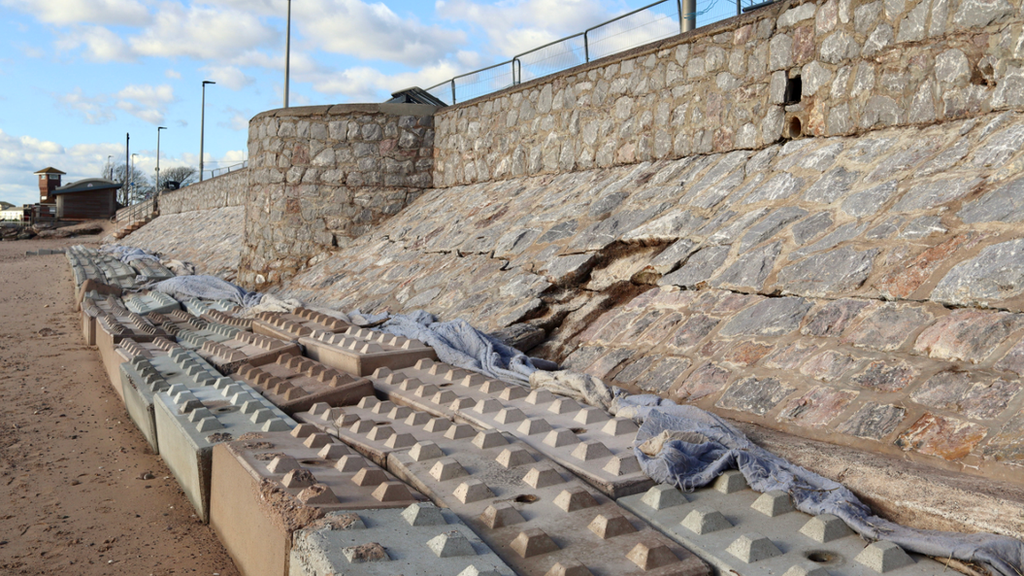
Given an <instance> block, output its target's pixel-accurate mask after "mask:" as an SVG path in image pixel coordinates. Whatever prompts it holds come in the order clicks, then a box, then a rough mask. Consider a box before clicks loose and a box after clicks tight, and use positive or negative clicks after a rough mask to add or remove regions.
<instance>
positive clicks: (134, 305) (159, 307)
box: [123, 291, 181, 316]
mask: <svg viewBox="0 0 1024 576" xmlns="http://www.w3.org/2000/svg"><path fill="white" fill-rule="evenodd" d="M123 299H124V306H125V308H127V309H129V310H131V311H132V312H135V313H136V314H141V315H143V316H145V315H146V314H149V313H151V312H156V313H158V314H166V313H168V312H171V311H172V310H181V303H180V302H178V301H177V300H175V299H174V298H172V297H171V296H169V295H167V294H164V293H163V292H157V291H151V292H146V293H140V294H130V295H127V296H125V297H124V298H123Z"/></svg>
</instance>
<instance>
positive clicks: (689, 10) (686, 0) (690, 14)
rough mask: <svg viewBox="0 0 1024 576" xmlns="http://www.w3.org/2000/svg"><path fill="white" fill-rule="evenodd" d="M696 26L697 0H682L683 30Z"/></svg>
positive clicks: (692, 28)
mask: <svg viewBox="0 0 1024 576" xmlns="http://www.w3.org/2000/svg"><path fill="white" fill-rule="evenodd" d="M695 28H697V0H683V32H689V31H690V30H694V29H695Z"/></svg>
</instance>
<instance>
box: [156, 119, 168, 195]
mask: <svg viewBox="0 0 1024 576" xmlns="http://www.w3.org/2000/svg"><path fill="white" fill-rule="evenodd" d="M161 130H167V126H157V127H156V192H155V193H154V194H153V196H156V195H157V194H160V131H161Z"/></svg>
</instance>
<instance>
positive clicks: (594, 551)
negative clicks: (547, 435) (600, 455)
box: [296, 397, 711, 576]
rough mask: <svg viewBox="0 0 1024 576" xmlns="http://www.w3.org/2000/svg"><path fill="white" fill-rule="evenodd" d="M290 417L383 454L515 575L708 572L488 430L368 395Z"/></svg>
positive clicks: (558, 470) (567, 475)
mask: <svg viewBox="0 0 1024 576" xmlns="http://www.w3.org/2000/svg"><path fill="white" fill-rule="evenodd" d="M364 417H365V418H364ZM296 418H298V419H299V420H303V421H305V422H307V423H313V424H314V425H316V426H317V428H318V429H321V430H324V431H329V432H330V433H332V434H337V435H338V436H339V437H340V438H342V439H343V440H344V441H345V442H346V443H350V442H351V443H352V446H353V447H354V448H356V449H357V450H359V451H360V452H361V453H363V454H370V455H371V456H370V458H371V459H373V460H380V459H383V460H385V462H386V464H387V468H388V470H390V471H391V472H393V473H394V474H395V475H396V476H398V477H399V478H401V479H403V480H405V481H406V482H408V483H409V484H410V485H412V486H413V487H414V488H416V489H417V490H419V491H421V492H423V493H424V494H426V495H428V496H430V498H431V499H432V500H434V502H435V503H436V504H438V505H439V506H442V507H447V508H450V509H451V510H452V511H453V512H455V513H456V514H457V515H458V516H459V517H460V518H462V520H463V521H464V522H466V524H467V525H469V526H470V527H471V528H472V529H473V530H474V531H475V532H476V533H477V534H478V535H480V537H481V538H482V539H483V540H484V541H485V542H486V543H487V544H488V545H490V547H491V549H493V550H494V551H495V552H496V553H497V554H498V555H499V556H501V558H502V559H503V560H504V561H505V562H506V563H508V565H509V566H511V567H512V568H513V569H514V570H515V571H516V572H517V573H518V574H529V575H537V576H554V575H556V574H587V573H588V572H585V571H584V570H585V569H586V570H589V571H590V573H592V574H659V575H668V574H672V575H679V576H682V575H690V574H693V575H698V574H699V575H706V574H710V573H711V570H710V568H709V567H708V566H707V565H706V564H705V563H704V562H702V561H700V560H699V559H698V558H697V557H696V556H694V555H693V554H692V553H690V552H689V551H687V550H686V549H685V548H683V547H682V546H679V545H678V544H677V543H675V542H673V541H671V540H669V539H668V538H666V537H665V536H662V535H661V534H660V533H658V532H657V531H656V530H654V529H652V528H651V527H649V526H648V525H647V524H645V523H644V522H642V521H640V520H638V519H637V518H636V517H634V516H633V515H632V514H630V513H629V512H628V511H626V510H624V509H622V508H620V507H619V506H618V505H617V504H615V502H614V501H613V500H610V499H609V498H608V497H607V496H605V495H604V494H601V493H600V492H599V491H597V490H594V489H593V488H590V487H589V486H587V485H586V484H585V483H584V482H582V481H580V480H579V479H577V478H576V477H575V476H574V475H573V474H572V473H571V472H569V471H568V470H566V469H565V468H563V467H562V466H559V465H558V464H557V463H555V462H553V461H551V460H549V459H547V458H546V457H545V456H544V455H543V454H541V453H539V452H537V451H535V450H533V449H532V448H530V447H529V446H527V445H525V444H524V443H522V442H519V441H517V440H516V439H515V438H514V437H512V436H510V435H505V434H503V433H502V432H500V431H498V430H477V429H475V428H474V427H473V426H471V425H469V424H460V423H456V422H452V421H450V420H447V419H445V418H442V417H436V416H433V415H431V414H428V413H425V412H419V411H416V410H413V409H411V408H409V407H406V406H397V405H395V404H394V403H392V402H390V401H380V400H377V399H375V398H371V397H367V398H364V399H363V401H361V402H360V405H359V406H357V407H355V408H352V407H346V408H331V407H329V406H326V405H319V404H318V405H316V406H314V407H313V409H312V410H311V411H310V412H307V413H300V414H297V415H296Z"/></svg>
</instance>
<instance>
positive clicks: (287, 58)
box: [284, 0, 292, 108]
mask: <svg viewBox="0 0 1024 576" xmlns="http://www.w3.org/2000/svg"><path fill="white" fill-rule="evenodd" d="M291 61H292V0H288V30H287V32H286V34H285V41H284V107H285V108H287V107H288V83H289V72H290V71H291Z"/></svg>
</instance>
